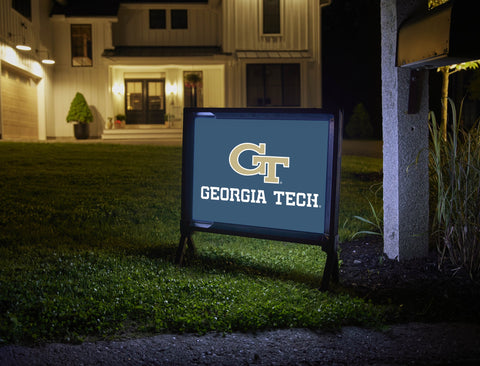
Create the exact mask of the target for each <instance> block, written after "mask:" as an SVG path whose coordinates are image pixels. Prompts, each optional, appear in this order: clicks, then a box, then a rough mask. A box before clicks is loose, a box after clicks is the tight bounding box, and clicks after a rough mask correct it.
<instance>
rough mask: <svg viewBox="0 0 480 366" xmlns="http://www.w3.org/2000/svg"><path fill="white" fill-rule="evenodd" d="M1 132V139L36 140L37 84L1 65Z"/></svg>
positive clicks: (26, 76)
mask: <svg viewBox="0 0 480 366" xmlns="http://www.w3.org/2000/svg"><path fill="white" fill-rule="evenodd" d="M0 87H1V96H0V97H1V99H0V103H1V109H2V110H1V114H0V116H1V127H2V129H1V132H2V138H3V139H34V140H37V139H38V116H37V84H36V82H35V81H34V80H33V78H31V77H30V76H28V74H24V73H22V72H21V71H17V70H15V69H13V68H11V67H8V66H5V65H2V80H1V84H0Z"/></svg>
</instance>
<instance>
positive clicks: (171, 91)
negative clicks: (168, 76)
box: [167, 83, 178, 95]
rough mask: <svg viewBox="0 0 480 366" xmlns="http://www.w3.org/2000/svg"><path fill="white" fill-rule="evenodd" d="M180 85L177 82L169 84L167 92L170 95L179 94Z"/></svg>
mask: <svg viewBox="0 0 480 366" xmlns="http://www.w3.org/2000/svg"><path fill="white" fill-rule="evenodd" d="M177 91H178V87H177V84H176V83H170V84H167V94H169V95H172V94H173V95H177Z"/></svg>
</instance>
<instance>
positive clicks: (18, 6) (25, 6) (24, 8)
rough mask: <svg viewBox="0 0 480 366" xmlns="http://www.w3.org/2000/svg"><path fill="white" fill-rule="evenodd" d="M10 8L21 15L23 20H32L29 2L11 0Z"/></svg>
mask: <svg viewBox="0 0 480 366" xmlns="http://www.w3.org/2000/svg"><path fill="white" fill-rule="evenodd" d="M12 8H13V9H15V10H16V11H18V12H19V13H20V14H22V15H23V16H24V17H25V18H27V19H29V20H32V3H31V0H12Z"/></svg>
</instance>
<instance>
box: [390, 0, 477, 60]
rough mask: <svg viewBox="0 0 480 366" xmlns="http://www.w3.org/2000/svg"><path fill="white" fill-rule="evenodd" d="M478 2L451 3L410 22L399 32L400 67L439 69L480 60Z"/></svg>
mask: <svg viewBox="0 0 480 366" xmlns="http://www.w3.org/2000/svg"><path fill="white" fill-rule="evenodd" d="M476 5H478V0H477V1H474V0H456V1H455V0H452V1H450V2H449V3H447V4H444V5H442V6H439V7H437V8H435V9H433V10H430V11H429V12H427V13H426V14H423V15H421V16H413V17H411V18H409V19H407V20H406V21H405V22H404V23H402V25H401V26H400V29H399V31H398V41H397V66H400V67H409V68H417V69H419V68H436V67H440V66H446V65H453V64H458V63H462V62H467V61H474V60H478V59H480V27H479V26H478V12H477V11H476Z"/></svg>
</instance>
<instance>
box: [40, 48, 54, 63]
mask: <svg viewBox="0 0 480 366" xmlns="http://www.w3.org/2000/svg"><path fill="white" fill-rule="evenodd" d="M36 53H37V55H39V56H40V54H42V53H43V54H45V55H46V57H41V56H40V58H41V60H42V64H45V65H53V64H55V60H54V59H53V58H51V57H50V54H49V52H48V51H46V50H45V51H43V50H36Z"/></svg>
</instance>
